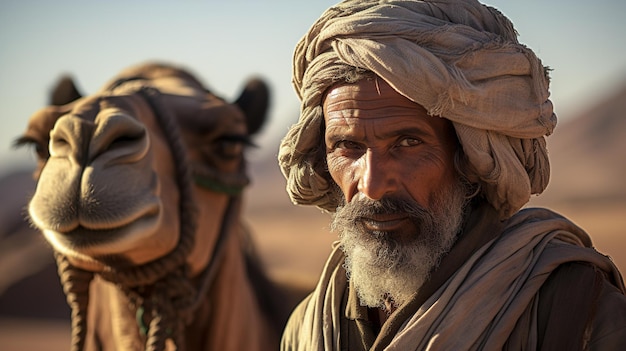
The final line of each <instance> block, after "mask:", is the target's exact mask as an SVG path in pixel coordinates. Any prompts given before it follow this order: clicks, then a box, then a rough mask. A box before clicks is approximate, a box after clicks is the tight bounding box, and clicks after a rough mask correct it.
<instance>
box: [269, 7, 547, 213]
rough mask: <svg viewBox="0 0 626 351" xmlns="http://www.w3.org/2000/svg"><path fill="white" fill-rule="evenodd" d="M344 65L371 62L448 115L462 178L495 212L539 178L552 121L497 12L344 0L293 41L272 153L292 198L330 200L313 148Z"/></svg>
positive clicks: (517, 200)
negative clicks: (294, 106) (294, 107)
mask: <svg viewBox="0 0 626 351" xmlns="http://www.w3.org/2000/svg"><path fill="white" fill-rule="evenodd" d="M345 66H353V67H358V68H362V69H366V70H369V71H373V72H374V73H375V74H376V75H378V76H379V77H381V78H382V79H384V80H385V81H387V83H389V85H391V86H392V87H393V88H394V89H395V90H396V91H398V93H400V94H402V95H404V96H406V97H407V98H408V99H410V100H412V101H414V102H416V103H418V104H420V105H422V106H423V107H424V108H425V109H426V110H427V111H428V113H429V114H430V115H432V116H439V117H444V118H446V119H448V120H450V121H452V123H453V125H454V128H455V130H456V133H457V136H458V138H459V141H460V143H461V145H462V148H463V152H464V154H465V157H466V160H465V161H466V162H467V163H468V164H469V166H470V168H471V170H472V173H474V175H473V176H472V177H473V178H471V179H470V180H471V181H473V182H478V183H480V184H481V185H482V189H483V193H484V195H485V197H486V198H487V200H488V201H489V202H490V203H491V204H492V205H493V206H494V207H495V208H496V209H498V211H499V213H500V216H501V217H502V218H506V217H509V216H511V215H512V214H513V213H515V212H516V211H517V210H519V209H520V208H521V207H522V206H523V205H524V204H526V203H527V202H528V200H529V199H530V195H531V194H538V193H541V192H542V191H543V190H544V189H545V187H546V186H547V184H548V180H549V175H550V166H549V161H548V156H547V151H546V144H545V139H544V136H547V135H550V134H551V133H552V131H553V129H554V127H555V125H556V116H555V115H554V113H553V107H552V103H551V101H550V100H549V99H548V97H549V91H548V87H549V78H548V75H547V70H546V69H545V68H544V67H543V65H542V64H541V61H540V60H539V59H538V58H537V57H536V56H535V54H534V53H533V52H532V50H530V49H529V48H527V47H526V46H524V45H522V44H520V43H519V42H518V40H517V33H516V31H515V29H514V28H513V25H512V23H511V22H510V21H509V20H508V19H507V18H506V17H505V16H504V15H502V14H501V13H500V12H499V11H497V10H496V9H494V8H491V7H488V6H485V5H482V4H480V3H479V2H477V1H474V0H466V1H461V0H435V1H407V0H403V1H402V0H397V1H394V0H387V1H385V0H380V1H373V0H366V1H363V0H347V1H343V2H341V3H339V4H337V5H336V6H333V7H331V8H329V9H328V10H327V11H326V12H324V13H323V14H322V16H321V17H320V18H319V19H318V20H317V22H315V23H314V24H313V26H312V27H311V28H310V30H309V31H308V32H307V33H306V34H305V36H304V37H303V38H302V39H301V40H300V41H299V43H298V44H297V46H296V49H295V53H294V58H293V85H294V88H295V90H296V93H297V94H298V96H299V98H300V99H301V101H302V104H301V111H300V113H301V114H300V119H299V121H298V122H297V123H296V124H294V125H293V126H292V127H291V128H290V130H289V132H288V133H287V135H286V136H285V138H284V139H283V140H282V142H281V146H280V150H279V155H278V159H279V165H280V167H281V170H282V172H283V174H284V176H285V177H286V178H287V191H288V193H289V195H290V197H291V199H292V201H293V202H294V203H298V204H309V205H316V206H318V207H320V208H322V209H325V210H330V211H333V210H334V209H335V208H336V206H337V205H339V204H338V203H337V202H338V199H337V198H336V195H335V194H334V191H335V190H334V188H333V186H332V184H331V179H330V176H329V175H328V173H327V172H326V171H325V164H323V162H325V161H324V159H323V158H322V159H320V157H319V156H320V148H322V147H323V135H322V133H323V130H322V125H323V115H322V107H321V106H322V99H323V97H324V93H325V91H326V90H327V89H328V87H330V86H331V85H332V84H334V83H335V82H336V81H335V80H334V79H335V77H336V76H337V72H339V71H340V70H341V69H343V68H344V67H345ZM433 118H435V117H433Z"/></svg>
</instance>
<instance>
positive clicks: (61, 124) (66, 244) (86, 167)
mask: <svg viewBox="0 0 626 351" xmlns="http://www.w3.org/2000/svg"><path fill="white" fill-rule="evenodd" d="M146 87H149V88H146ZM66 88H67V87H66ZM59 89H63V85H59ZM66 95H67V94H66ZM55 96H63V94H58V92H57V94H55ZM67 96H73V95H72V94H70V95H67ZM74 97H76V96H73V97H72V99H73V98H74ZM267 100H268V92H267V87H266V86H265V84H264V83H263V82H262V81H259V80H253V81H250V83H249V84H248V86H247V87H246V89H244V92H243V93H242V95H241V97H240V98H239V99H238V100H237V102H236V103H227V102H226V101H224V100H223V99H221V98H218V97H217V96H215V95H213V94H212V93H210V92H209V91H207V90H206V89H204V88H203V87H202V86H201V85H200V83H198V81H196V80H195V79H194V78H193V77H191V76H190V75H189V74H188V73H186V72H184V71H181V70H178V69H175V68H172V67H169V66H160V65H147V66H141V67H139V68H133V69H131V70H129V71H127V72H124V73H122V74H121V75H120V76H119V77H117V78H116V79H114V80H113V81H112V83H109V84H108V85H106V86H105V88H103V89H102V90H101V91H100V92H99V93H97V94H95V95H94V96H89V97H83V98H79V99H77V100H75V101H72V102H70V103H67V104H64V105H60V103H66V102H67V101H54V103H56V104H59V105H60V106H58V105H53V106H50V107H47V108H44V109H42V110H40V111H39V112H37V113H35V114H34V115H33V116H32V117H31V119H30V121H29V124H28V128H27V130H26V132H25V133H24V134H23V135H22V136H21V137H20V138H19V139H18V141H17V144H19V145H22V144H31V145H33V146H34V148H35V150H36V151H37V154H38V159H39V166H38V169H37V170H36V172H35V177H36V178H37V180H38V183H37V189H36V191H35V193H34V195H33V197H32V200H31V201H30V205H29V208H28V211H29V214H30V217H31V220H32V223H33V224H34V225H35V226H37V227H38V228H39V229H41V230H42V231H43V233H44V235H45V237H46V239H47V240H48V241H49V242H50V243H51V244H52V246H53V247H54V249H55V250H57V251H58V252H60V253H62V254H64V255H65V256H67V257H68V258H69V259H70V261H71V262H72V263H73V264H74V265H76V266H78V267H81V268H83V269H87V270H92V271H99V270H102V269H103V267H107V266H109V267H111V266H113V267H124V266H136V265H142V264H145V263H148V262H151V261H153V260H155V259H157V258H160V257H163V256H165V255H167V254H169V253H170V252H172V251H173V250H174V249H175V248H177V245H179V242H180V239H181V230H182V229H181V227H182V226H184V225H183V224H181V223H183V222H184V221H185V220H186V219H185V217H184V216H185V213H184V212H185V211H186V210H185V209H186V208H189V203H190V202H191V203H193V208H195V211H196V213H195V216H197V218H198V219H199V221H198V223H197V226H198V228H197V229H196V230H195V233H196V234H194V239H193V240H194V242H195V244H194V245H193V247H192V248H191V249H190V250H191V252H190V253H189V255H188V263H190V265H191V267H192V270H195V271H197V270H199V269H200V268H201V267H202V266H203V265H204V264H206V262H207V261H208V259H209V257H207V255H208V252H210V250H209V249H208V248H207V247H210V246H211V245H212V244H213V242H214V240H215V236H216V234H215V232H216V231H218V230H219V227H220V225H221V217H222V216H223V213H224V209H225V208H226V204H227V202H228V199H229V198H230V196H232V195H233V193H236V192H238V191H240V190H241V188H242V187H243V186H244V185H245V184H246V182H247V178H246V176H245V164H244V155H243V151H244V147H245V145H246V144H247V143H248V138H249V135H250V134H251V133H253V132H256V131H257V130H258V129H259V127H260V126H261V125H262V123H263V121H264V117H265V114H266V110H267ZM191 174H193V177H195V178H196V180H197V183H198V184H200V185H199V186H198V185H194V186H192V185H191V182H190V181H189V180H190V179H191V178H192V176H191ZM185 188H187V190H185ZM185 193H187V194H185ZM187 216H189V217H188V218H196V217H194V216H191V215H189V214H187ZM181 218H182V220H181ZM198 233H200V234H202V233H206V234H203V235H199V234H198Z"/></svg>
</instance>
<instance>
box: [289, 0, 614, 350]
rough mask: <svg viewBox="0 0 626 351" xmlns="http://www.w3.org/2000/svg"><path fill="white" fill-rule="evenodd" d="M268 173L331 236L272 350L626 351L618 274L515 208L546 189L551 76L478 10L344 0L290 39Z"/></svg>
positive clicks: (499, 20) (574, 230)
mask: <svg viewBox="0 0 626 351" xmlns="http://www.w3.org/2000/svg"><path fill="white" fill-rule="evenodd" d="M293 81H294V85H295V88H296V91H297V93H298V94H299V97H300V98H301V100H302V110H301V117H300V120H299V122H298V123H297V124H295V125H294V126H293V127H292V128H291V129H290V131H289V133H288V134H287V136H286V137H285V138H284V140H283V141H282V143H281V147H280V152H279V163H280V166H281V168H282V171H283V173H284V175H285V177H286V178H287V190H288V192H289V195H290V196H291V199H292V200H293V201H294V202H295V203H298V204H306V205H316V206H318V207H319V208H322V209H324V210H327V211H330V212H334V214H333V223H332V228H333V229H334V230H335V231H336V232H338V234H339V239H340V240H339V241H338V243H337V244H336V245H335V247H334V248H333V251H332V253H331V255H330V258H329V259H328V262H327V263H326V266H325V268H324V270H323V273H322V276H321V278H320V281H319V283H318V285H317V287H316V288H315V290H314V291H313V292H312V294H311V295H310V296H308V297H307V298H306V299H305V300H304V301H303V302H302V303H301V304H300V305H299V306H298V307H297V309H296V310H295V311H294V312H293V314H292V316H291V319H290V321H289V323H288V325H287V328H286V329H285V332H284V335H283V342H282V347H283V349H284V350H383V349H385V350H484V349H486V350H502V349H507V350H536V349H542V350H546V349H558V350H626V297H625V295H624V291H625V289H624V284H623V281H622V278H621V275H620V273H619V272H618V271H617V269H616V268H615V266H614V265H613V263H612V262H611V261H610V260H609V259H608V258H607V257H605V256H604V255H601V254H599V253H598V252H596V251H595V250H594V249H593V248H592V245H591V240H590V238H589V236H588V235H587V234H586V233H585V232H584V231H583V230H582V229H580V228H578V227H577V226H575V225H574V224H573V223H572V222H570V221H569V220H567V219H565V218H563V217H561V216H559V215H557V214H555V213H553V212H551V211H549V210H546V209H524V210H520V209H521V208H522V207H523V206H524V205H525V204H526V203H527V202H528V200H529V198H530V195H531V194H537V193H541V192H542V191H543V190H544V189H545V187H546V185H547V183H548V179H549V163H548V157H547V152H546V145H545V139H544V136H547V135H549V134H550V133H552V131H553V128H554V127H555V125H556V117H555V115H554V114H553V108H552V103H551V102H550V100H549V99H548V95H549V93H548V85H549V80H548V75H547V69H546V68H544V67H543V65H542V64H541V61H540V60H539V59H538V58H537V57H536V56H535V54H534V53H533V52H532V51H531V50H530V49H528V48H526V47H525V46H523V45H521V44H520V43H519V42H518V40H517V34H516V32H515V29H514V28H513V25H512V24H511V22H510V21H509V20H508V19H507V18H506V17H505V16H503V15H502V14H501V13H500V12H498V11H497V10H495V9H493V8H491V7H488V6H484V5H482V4H480V3H478V2H476V1H473V0H466V1H461V0H456V1H454V0H436V1H408V0H403V1H400V0H397V1H394V0H388V1H372V0H368V1H362V0H359V1H356V0H349V1H344V2H342V3H340V4H338V5H336V6H334V7H331V8H330V9H328V10H327V11H326V12H325V13H324V14H323V15H322V17H321V18H320V19H319V20H318V21H317V22H316V23H315V24H314V25H313V26H312V27H311V29H310V31H309V32H308V33H307V34H306V35H305V36H304V37H303V39H302V40H301V41H300V42H299V44H298V46H297V48H296V51H295V57H294V77H293Z"/></svg>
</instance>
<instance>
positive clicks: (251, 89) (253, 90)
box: [235, 78, 270, 135]
mask: <svg viewBox="0 0 626 351" xmlns="http://www.w3.org/2000/svg"><path fill="white" fill-rule="evenodd" d="M269 103H270V89H269V87H268V85H267V83H265V82H264V81H263V80H262V79H260V78H252V79H250V80H248V82H247V83H246V85H245V87H244V88H243V91H242V92H241V95H239V97H238V98H237V101H235V105H237V106H239V108H241V109H242V110H243V113H244V114H245V115H246V124H247V126H248V133H249V134H250V135H252V134H254V133H257V132H258V131H259V130H260V129H261V127H262V126H263V124H264V123H265V121H266V119H267V110H268V108H269Z"/></svg>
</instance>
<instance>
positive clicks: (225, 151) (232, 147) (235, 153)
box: [215, 135, 253, 159]
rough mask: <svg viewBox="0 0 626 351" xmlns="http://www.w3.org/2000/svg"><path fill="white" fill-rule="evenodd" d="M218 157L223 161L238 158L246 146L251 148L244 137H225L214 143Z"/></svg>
mask: <svg viewBox="0 0 626 351" xmlns="http://www.w3.org/2000/svg"><path fill="white" fill-rule="evenodd" d="M215 145H216V148H215V150H216V151H217V153H218V155H219V156H220V157H222V158H224V159H234V158H239V157H241V155H242V154H243V151H244V149H245V148H246V147H247V146H253V144H252V143H251V142H250V139H249V138H248V136H246V135H225V136H222V137H220V138H218V139H217V140H216V141H215Z"/></svg>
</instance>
